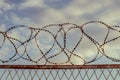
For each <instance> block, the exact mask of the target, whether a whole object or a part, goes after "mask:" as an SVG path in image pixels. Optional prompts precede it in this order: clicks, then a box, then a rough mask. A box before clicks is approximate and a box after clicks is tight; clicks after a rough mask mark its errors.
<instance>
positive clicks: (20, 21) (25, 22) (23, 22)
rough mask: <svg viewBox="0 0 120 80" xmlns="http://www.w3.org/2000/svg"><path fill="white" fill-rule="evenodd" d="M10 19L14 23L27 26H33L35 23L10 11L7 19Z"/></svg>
mask: <svg viewBox="0 0 120 80" xmlns="http://www.w3.org/2000/svg"><path fill="white" fill-rule="evenodd" d="M8 20H10V21H11V22H12V23H13V24H15V25H18V24H19V25H27V26H33V25H35V23H34V21H33V20H31V19H30V18H28V17H23V18H21V17H20V16H18V15H17V14H14V13H11V15H10V18H9V19H8Z"/></svg>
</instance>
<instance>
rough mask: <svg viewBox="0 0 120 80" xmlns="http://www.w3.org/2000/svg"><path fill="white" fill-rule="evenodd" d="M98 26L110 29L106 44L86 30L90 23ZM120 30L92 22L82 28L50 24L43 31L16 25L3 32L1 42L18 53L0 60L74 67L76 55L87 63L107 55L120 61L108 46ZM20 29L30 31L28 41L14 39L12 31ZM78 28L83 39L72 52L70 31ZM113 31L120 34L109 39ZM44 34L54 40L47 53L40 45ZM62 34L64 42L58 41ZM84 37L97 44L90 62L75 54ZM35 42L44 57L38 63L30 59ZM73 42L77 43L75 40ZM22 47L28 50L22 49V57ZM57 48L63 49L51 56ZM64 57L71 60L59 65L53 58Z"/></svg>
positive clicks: (0, 33) (3, 61) (102, 23)
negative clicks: (73, 59) (69, 41)
mask: <svg viewBox="0 0 120 80" xmlns="http://www.w3.org/2000/svg"><path fill="white" fill-rule="evenodd" d="M95 23H99V24H101V25H103V26H104V28H105V29H106V30H107V34H105V38H104V39H103V42H102V43H99V42H98V41H97V40H96V39H95V38H93V37H91V36H90V35H89V34H88V33H87V32H86V31H85V26H87V25H89V24H95ZM116 27H117V28H119V27H120V26H109V25H107V24H106V23H104V22H101V21H90V22H86V23H84V24H82V25H80V26H79V25H76V24H73V23H63V24H50V25H47V26H44V27H42V28H34V27H28V26H25V25H20V26H14V27H11V28H9V29H7V30H6V31H0V35H1V36H3V39H2V41H1V43H0V50H2V49H3V47H4V45H5V42H6V41H9V43H10V44H11V47H10V49H11V48H14V54H12V55H11V54H10V55H11V57H9V58H8V57H7V59H6V60H4V59H0V61H1V62H2V63H7V62H13V61H17V60H19V59H24V60H27V61H31V62H33V63H36V64H38V63H39V62H41V61H42V59H44V60H45V63H44V65H47V64H67V63H70V64H72V65H74V63H73V62H72V56H75V57H76V58H79V59H81V60H82V61H83V64H88V63H92V62H95V61H97V60H99V59H100V58H101V57H103V56H105V57H106V58H108V59H110V60H112V61H114V62H120V58H116V57H114V56H110V55H108V54H107V53H106V51H105V46H106V45H107V44H109V43H111V42H114V41H116V40H118V39H119V38H120V35H119V33H120V30H119V29H116ZM19 28H23V30H22V31H24V30H27V31H28V32H29V33H27V31H26V33H27V34H28V35H29V36H28V37H27V39H25V40H24V41H23V40H20V39H19V38H16V37H14V36H10V34H11V33H10V32H11V31H14V30H15V29H19ZM50 28H51V29H50ZM75 29H76V30H78V31H79V33H80V34H76V35H79V37H80V38H79V40H78V41H77V42H75V44H74V45H72V47H73V48H72V49H69V48H68V46H67V45H68V43H67V40H68V39H67V38H68V34H70V33H69V32H70V31H72V30H73V32H74V31H75ZM110 31H114V32H118V36H117V37H114V38H112V39H109V40H108V37H109V36H110V33H111V32H110ZM41 32H45V33H47V34H49V35H50V37H51V38H52V40H53V41H52V42H51V43H50V44H51V45H50V47H49V49H48V50H46V52H45V51H43V50H42V49H41V47H40V45H39V40H40V39H38V37H39V36H40V34H41ZM20 33H22V32H20ZM60 34H61V35H62V37H61V38H62V39H63V40H61V41H59V39H58V37H59V35H60ZM23 36H24V35H23ZM42 36H44V35H42ZM84 37H86V38H87V39H88V40H89V41H90V42H91V43H93V45H94V46H95V47H96V49H97V53H96V55H95V57H93V58H92V59H91V60H88V61H87V60H86V59H85V58H84V57H83V56H81V55H79V54H78V53H76V52H75V51H76V49H79V46H80V45H81V42H82V40H83V38H84ZM98 37H99V36H98ZM32 41H34V44H35V45H36V47H37V48H38V50H39V54H40V55H41V56H39V58H38V59H37V60H34V59H33V58H32V57H31V56H30V52H29V50H28V46H29V44H31V42H32ZM45 41H46V40H45ZM71 41H73V42H74V39H73V40H71ZM48 42H49V41H48ZM16 43H17V44H16ZM61 43H62V44H61ZM86 43H87V42H86ZM48 44H49V43H48ZM86 46H87V45H86ZM20 47H23V48H24V49H22V54H20V51H19V50H18V49H19V48H20ZM55 47H58V48H59V49H60V50H59V51H58V52H57V53H55V54H51V52H52V51H53V50H55V49H54V48H55ZM49 54H51V55H50V56H48V55H49ZM60 54H62V55H63V54H64V56H66V57H67V59H66V61H64V62H61V63H59V62H54V61H52V60H51V59H52V58H55V57H56V56H59V55H60ZM88 54H89V53H88ZM0 55H2V54H0ZM32 55H34V54H32ZM99 55H101V56H99Z"/></svg>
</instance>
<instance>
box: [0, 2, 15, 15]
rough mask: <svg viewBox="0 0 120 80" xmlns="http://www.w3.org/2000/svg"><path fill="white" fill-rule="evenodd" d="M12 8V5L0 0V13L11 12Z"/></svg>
mask: <svg viewBox="0 0 120 80" xmlns="http://www.w3.org/2000/svg"><path fill="white" fill-rule="evenodd" d="M13 8H14V4H9V3H6V2H5V0H0V10H1V11H0V13H2V12H3V11H7V10H11V9H13Z"/></svg>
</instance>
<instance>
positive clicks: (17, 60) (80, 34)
mask: <svg viewBox="0 0 120 80" xmlns="http://www.w3.org/2000/svg"><path fill="white" fill-rule="evenodd" d="M119 42H120V26H116V25H115V26H110V25H108V24H106V23H104V22H102V21H90V22H86V23H84V24H82V25H77V24H73V23H63V24H50V25H47V26H44V27H29V26H25V25H20V26H13V27H11V28H6V30H3V31H2V30H0V80H94V79H96V80H119V79H120V78H119V77H120V73H119V69H120V65H119V62H120V54H119V52H120V45H119ZM95 64H101V65H95Z"/></svg>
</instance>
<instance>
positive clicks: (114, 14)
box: [100, 9, 120, 25]
mask: <svg viewBox="0 0 120 80" xmlns="http://www.w3.org/2000/svg"><path fill="white" fill-rule="evenodd" d="M119 14H120V11H119V10H118V9H109V10H107V11H105V12H104V13H102V14H101V15H100V16H101V17H100V20H102V21H104V22H106V23H107V24H109V25H113V24H114V25H117V24H119V23H118V22H120V16H119Z"/></svg>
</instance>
